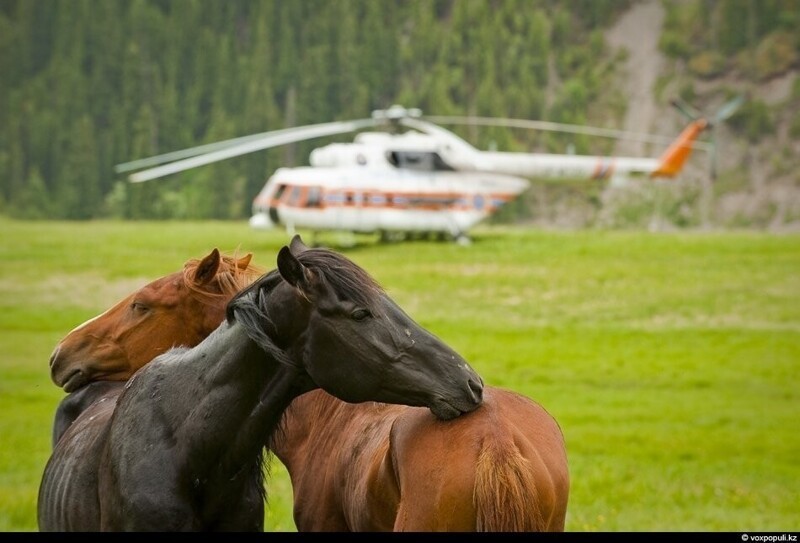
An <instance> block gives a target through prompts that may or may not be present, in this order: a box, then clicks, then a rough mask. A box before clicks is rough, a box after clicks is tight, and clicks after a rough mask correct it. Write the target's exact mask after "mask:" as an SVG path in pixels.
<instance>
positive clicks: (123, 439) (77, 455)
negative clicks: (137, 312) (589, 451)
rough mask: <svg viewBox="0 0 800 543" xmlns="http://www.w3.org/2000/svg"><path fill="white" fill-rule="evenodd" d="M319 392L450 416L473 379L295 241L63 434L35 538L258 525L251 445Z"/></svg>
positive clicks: (474, 388) (352, 275)
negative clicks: (304, 397) (196, 335)
mask: <svg viewBox="0 0 800 543" xmlns="http://www.w3.org/2000/svg"><path fill="white" fill-rule="evenodd" d="M318 387H321V388H323V389H324V390H326V391H327V392H329V393H331V394H333V395H335V396H337V397H339V398H340V399H343V400H345V401H348V402H364V401H381V402H389V403H400V404H405V405H413V406H426V407H429V408H430V409H431V411H432V412H433V413H434V414H435V415H436V416H437V417H439V418H441V419H451V418H454V417H456V416H458V415H460V414H462V413H464V412H468V411H472V410H474V409H475V408H476V407H478V405H480V403H481V401H482V390H483V383H482V381H481V378H480V377H479V376H478V375H477V374H476V373H475V372H474V371H473V370H472V368H470V367H469V365H468V364H467V362H466V361H465V360H464V359H463V358H462V357H461V356H459V355H458V354H457V353H456V352H455V351H453V350H452V349H451V348H449V347H448V346H447V345H446V344H444V343H443V342H441V341H440V340H439V339H438V338H436V337H435V336H434V335H432V334H430V333H429V332H427V331H426V330H425V329H424V328H422V327H420V326H419V325H418V324H417V323H415V322H414V321H413V320H412V319H411V318H410V317H409V316H408V315H406V313H405V312H404V311H403V310H402V309H401V308H400V307H399V306H398V305H397V304H396V303H395V302H394V301H393V300H391V299H390V298H389V297H388V296H387V294H386V293H385V292H384V291H383V290H382V289H381V288H380V286H379V285H378V284H377V283H376V282H375V281H374V280H373V279H372V278H371V277H370V276H369V275H368V274H367V273H366V272H365V271H364V270H363V269H361V268H360V267H358V266H357V265H356V264H354V263H353V262H352V261H350V260H348V259H347V258H345V257H344V256H342V255H341V254H338V253H335V252H333V251H329V250H325V249H308V248H306V247H305V246H304V245H303V244H302V242H301V241H300V239H299V237H295V238H294V239H293V240H292V244H291V248H290V247H283V248H282V249H281V250H280V252H279V254H278V267H277V269H276V270H274V271H272V272H270V273H267V274H265V275H264V276H263V277H262V278H261V279H259V280H257V281H256V282H254V283H253V284H252V285H250V286H249V287H247V288H245V289H244V290H242V291H241V292H240V293H239V294H238V295H237V296H236V297H235V298H234V299H232V300H231V302H230V303H229V304H228V309H227V318H226V320H225V322H223V323H222V324H221V325H220V326H219V328H217V329H216V330H215V331H214V332H213V333H212V334H211V335H210V336H208V337H207V338H206V339H205V340H203V342H202V343H200V344H199V345H197V346H196V347H194V348H192V349H185V348H176V349H172V350H170V351H168V352H166V353H164V354H163V355H160V356H159V357H157V358H156V359H154V360H153V361H152V362H151V363H150V364H147V365H145V366H144V367H143V368H142V369H140V370H139V371H137V372H136V373H135V374H134V375H133V377H132V378H131V379H130V380H129V381H128V382H127V383H126V385H125V387H124V390H121V391H118V392H113V391H111V392H107V391H103V392H102V393H100V394H99V395H100V396H101V400H102V399H103V398H105V401H96V402H93V403H91V405H89V407H88V408H87V409H86V410H85V411H83V413H81V414H80V416H78V418H77V419H76V420H75V422H73V423H72V424H71V425H69V427H68V428H67V429H66V431H65V432H64V434H63V436H61V437H60V439H58V442H57V443H56V446H55V448H54V451H53V455H52V456H51V458H50V460H49V461H48V464H47V466H46V467H45V471H44V475H43V478H42V483H41V486H40V490H39V503H38V509H39V510H38V513H39V528H40V530H42V531H54V530H56V531H96V530H128V531H147V530H157V531H178V530H261V529H263V498H264V495H263V493H264V492H265V490H264V489H265V487H264V484H263V483H264V482H263V480H262V474H263V460H264V444H265V443H268V442H269V440H270V438H271V436H272V435H273V432H274V431H275V430H276V428H277V427H278V425H279V422H280V419H281V416H282V414H283V412H284V410H285V409H286V407H287V406H288V405H289V403H290V402H291V401H292V399H294V398H295V397H297V396H298V395H300V394H302V393H304V392H307V391H309V390H312V389H315V388H318ZM103 394H105V395H103Z"/></svg>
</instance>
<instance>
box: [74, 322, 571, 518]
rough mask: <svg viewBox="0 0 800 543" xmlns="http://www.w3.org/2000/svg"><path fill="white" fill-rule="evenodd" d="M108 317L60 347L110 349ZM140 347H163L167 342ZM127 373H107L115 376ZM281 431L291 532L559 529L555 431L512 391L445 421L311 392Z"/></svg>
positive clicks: (559, 461) (278, 441)
mask: <svg viewBox="0 0 800 543" xmlns="http://www.w3.org/2000/svg"><path fill="white" fill-rule="evenodd" d="M164 317H165V318H166V317H167V315H166V314H165V315H164ZM196 317H197V318H200V316H199V315H198V316H196ZM118 318H119V317H117V316H113V315H112V316H109V315H108V314H104V315H103V316H101V317H100V318H97V319H96V320H94V321H92V322H91V323H90V324H89V325H87V326H86V327H83V328H79V329H78V330H77V331H74V332H72V333H71V334H70V335H69V336H67V337H66V338H65V339H64V342H69V343H72V344H85V345H86V347H87V349H86V352H87V353H94V352H96V351H95V350H94V349H92V343H93V342H102V341H105V340H107V339H109V338H107V337H106V336H105V335H104V334H103V332H102V330H110V329H114V328H115V325H116V323H115V322H114V321H115V320H117V319H118ZM175 318H176V319H177V318H178V317H177V315H175ZM92 328H94V329H92ZM170 329H172V326H170V325H165V326H164V327H163V330H166V331H168V330H170ZM149 339H150V340H151V341H152V343H153V344H162V345H163V344H168V343H169V342H170V337H169V333H165V334H162V335H161V336H160V337H150V338H149ZM126 340H127V338H126V337H120V338H118V339H116V340H115V341H114V343H115V345H116V347H117V349H118V350H119V351H120V352H129V351H131V350H136V349H142V348H149V347H150V345H146V346H145V345H142V344H141V343H136V344H133V343H130V342H128V341H126ZM62 362H63V363H64V364H65V365H68V364H67V363H68V362H69V360H66V359H65V360H63V361H62ZM105 362H106V361H105V360H96V361H95V364H99V365H105ZM126 372H129V373H132V371H131V370H127V369H126V368H125V367H124V366H119V365H118V366H117V367H116V370H115V374H116V375H125V373H126ZM91 377H92V376H91V375H89V378H91ZM100 383H101V382H97V383H96V384H95V385H93V386H98V387H99V386H100ZM88 390H91V387H90V388H89V389H88ZM99 394H102V390H100V391H99ZM69 398H70V397H69V396H68V397H67V399H66V400H65V402H69V401H70V400H69ZM281 429H282V431H281V432H278V433H276V434H274V436H273V438H272V441H271V442H270V448H271V450H272V451H273V452H274V453H275V454H276V456H277V457H278V458H279V459H280V460H281V461H282V462H283V464H284V465H285V466H286V468H287V471H288V472H289V475H290V477H291V480H292V486H293V492H294V517H295V523H296V526H297V528H298V530H300V531H312V530H324V531H334V530H341V531H346V530H350V531H379V530H381V531H383V530H386V531H388V530H397V531H401V530H410V531H437V530H449V531H475V530H478V531H562V530H564V523H565V517H566V509H567V501H568V493H569V475H568V467H567V457H566V451H565V446H564V439H563V436H562V433H561V430H560V428H559V426H558V424H557V423H556V421H555V420H554V419H553V418H552V417H551V416H550V415H549V414H548V413H547V412H546V411H545V410H544V409H543V408H542V407H541V406H540V405H538V404H537V403H536V402H534V401H532V400H531V399H529V398H526V397H524V396H521V395H519V394H516V393H514V392H511V391H508V390H503V389H499V388H496V387H485V388H484V401H483V405H482V406H481V407H479V408H478V409H476V410H474V411H472V412H471V413H467V414H464V415H461V416H460V417H458V418H455V419H453V420H450V421H447V422H443V421H441V420H439V419H437V418H436V417H434V416H431V414H430V412H429V411H428V410H426V409H421V408H415V407H407V406H399V405H392V404H385V403H373V402H366V403H358V404H352V403H346V402H342V401H340V400H338V399H336V398H334V397H333V396H331V395H330V394H327V393H326V392H324V391H322V390H314V391H311V392H307V393H305V394H303V395H301V396H299V397H297V398H295V399H294V400H293V401H292V403H291V404H290V406H289V408H288V409H287V410H286V412H285V413H284V417H283V421H282V425H281Z"/></svg>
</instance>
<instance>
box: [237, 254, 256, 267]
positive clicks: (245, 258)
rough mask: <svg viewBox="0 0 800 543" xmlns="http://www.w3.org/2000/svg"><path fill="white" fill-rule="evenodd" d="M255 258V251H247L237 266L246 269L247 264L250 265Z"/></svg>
mask: <svg viewBox="0 0 800 543" xmlns="http://www.w3.org/2000/svg"><path fill="white" fill-rule="evenodd" d="M252 259H253V253H247V254H246V255H244V256H243V257H242V258H240V259H239V260H237V261H236V267H237V268H239V269H240V270H246V269H247V266H249V265H250V261H251V260H252Z"/></svg>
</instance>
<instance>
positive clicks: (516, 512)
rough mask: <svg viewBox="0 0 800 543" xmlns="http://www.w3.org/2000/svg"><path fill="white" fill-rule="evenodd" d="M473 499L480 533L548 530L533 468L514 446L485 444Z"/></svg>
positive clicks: (500, 441)
mask: <svg viewBox="0 0 800 543" xmlns="http://www.w3.org/2000/svg"><path fill="white" fill-rule="evenodd" d="M472 499H473V503H474V505H475V512H476V520H477V526H476V527H477V530H478V531H479V532H541V531H544V529H545V522H544V519H543V517H542V511H541V509H540V501H539V490H538V488H537V487H536V477H535V473H534V471H533V466H532V464H531V462H530V461H529V460H528V459H526V458H525V457H524V456H522V454H521V453H520V451H519V449H518V448H517V447H516V446H515V445H514V443H513V442H508V441H505V442H504V441H502V440H486V441H484V443H483V447H482V448H481V451H480V453H479V455H478V462H477V466H476V472H475V488H474V490H473V494H472Z"/></svg>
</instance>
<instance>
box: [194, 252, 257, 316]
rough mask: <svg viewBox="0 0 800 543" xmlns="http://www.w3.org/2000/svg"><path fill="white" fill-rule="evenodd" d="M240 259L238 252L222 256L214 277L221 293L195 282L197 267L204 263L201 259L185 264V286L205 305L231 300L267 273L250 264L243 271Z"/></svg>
mask: <svg viewBox="0 0 800 543" xmlns="http://www.w3.org/2000/svg"><path fill="white" fill-rule="evenodd" d="M239 258H240V257H239V254H238V252H234V254H232V255H222V258H221V263H220V266H219V269H218V270H217V273H216V275H215V277H214V281H215V283H216V285H217V287H218V288H219V292H214V291H213V290H210V289H209V285H208V284H198V283H197V282H196V281H194V275H195V272H196V271H197V267H198V266H199V265H200V263H201V262H202V259H199V258H192V259H190V260H187V261H186V263H185V264H184V266H183V284H184V285H185V286H186V288H188V289H189V291H190V292H191V293H192V295H193V296H194V297H195V298H196V299H198V300H200V301H201V302H202V303H204V304H212V303H214V301H216V300H219V299H220V298H231V297H233V296H234V295H235V294H236V293H237V292H239V291H240V290H242V289H243V288H245V287H246V286H248V285H250V284H252V283H253V282H254V281H255V280H256V279H258V278H259V277H261V276H262V275H263V274H264V271H265V270H264V269H263V268H261V267H260V266H257V265H255V264H253V263H250V262H248V264H247V267H246V268H244V269H243V268H241V267H240V266H239Z"/></svg>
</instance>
